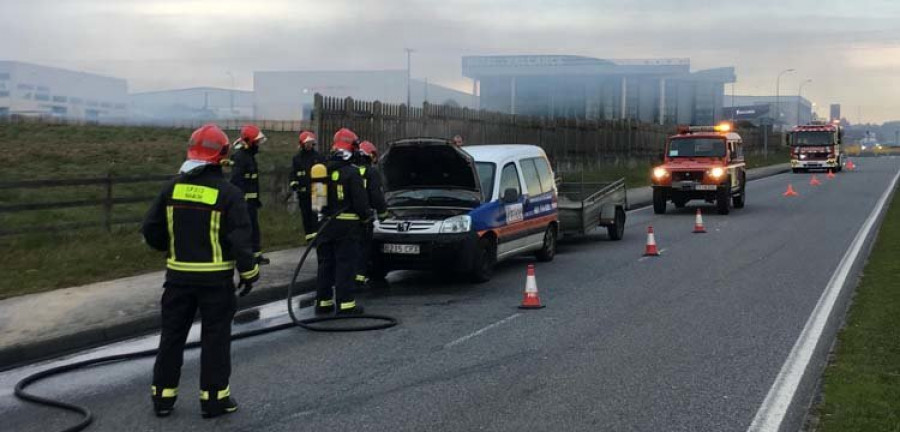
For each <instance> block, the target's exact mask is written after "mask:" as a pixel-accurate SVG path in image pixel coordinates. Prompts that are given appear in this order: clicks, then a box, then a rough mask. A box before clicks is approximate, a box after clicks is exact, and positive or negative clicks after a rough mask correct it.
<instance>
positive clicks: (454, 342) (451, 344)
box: [444, 312, 522, 349]
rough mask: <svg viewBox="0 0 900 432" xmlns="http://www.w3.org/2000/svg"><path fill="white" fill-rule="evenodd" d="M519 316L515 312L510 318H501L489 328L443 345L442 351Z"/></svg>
mask: <svg viewBox="0 0 900 432" xmlns="http://www.w3.org/2000/svg"><path fill="white" fill-rule="evenodd" d="M519 315H522V314H521V313H519V312H516V313H514V314H512V315H510V316H508V317H506V318H503V319H502V320H500V321H497V322H495V323H493V324H491V325H489V326H487V327H484V328H482V329H480V330H478V331H475V332H473V333H469V334H467V335H465V336H463V337H461V338H459V339H457V340H455V341H453V342H450V343H448V344H446V345H444V349H447V348H453V347H454V346H456V345H459V344H461V343H463V342H465V341H467V340H469V339H472V338H473V337H475V336H478V335H480V334H482V333H484V332H486V331H488V330H490V329H492V328H494V327H499V326H501V325H503V324H506V323H508V322H510V321H512V320H514V319H516V318H518V317H519Z"/></svg>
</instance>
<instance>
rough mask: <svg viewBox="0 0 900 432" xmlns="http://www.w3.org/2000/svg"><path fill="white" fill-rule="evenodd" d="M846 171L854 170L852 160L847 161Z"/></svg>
mask: <svg viewBox="0 0 900 432" xmlns="http://www.w3.org/2000/svg"><path fill="white" fill-rule="evenodd" d="M847 169H848V170H850V171H853V170H855V169H856V164H854V163H853V161H852V160H850V159H847Z"/></svg>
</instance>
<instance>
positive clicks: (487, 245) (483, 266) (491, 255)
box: [471, 236, 497, 283]
mask: <svg viewBox="0 0 900 432" xmlns="http://www.w3.org/2000/svg"><path fill="white" fill-rule="evenodd" d="M476 253H477V255H476V258H475V263H474V266H473V268H472V274H471V279H472V282H476V283H482V282H487V281H489V280H491V277H493V276H494V264H496V263H497V244H496V242H494V239H493V238H492V237H490V236H484V237H482V238H481V239H480V240H478V250H477V251H476Z"/></svg>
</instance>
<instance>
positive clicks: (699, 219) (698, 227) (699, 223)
mask: <svg viewBox="0 0 900 432" xmlns="http://www.w3.org/2000/svg"><path fill="white" fill-rule="evenodd" d="M705 232H706V227H704V226H703V214H702V213H700V209H697V216H696V217H695V218H694V234H702V233H705Z"/></svg>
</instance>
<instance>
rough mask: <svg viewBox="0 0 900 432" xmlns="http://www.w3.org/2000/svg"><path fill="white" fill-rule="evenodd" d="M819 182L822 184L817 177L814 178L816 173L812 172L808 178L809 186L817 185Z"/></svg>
mask: <svg viewBox="0 0 900 432" xmlns="http://www.w3.org/2000/svg"><path fill="white" fill-rule="evenodd" d="M820 184H822V182H820V181H819V179H818V178H816V175H815V174H813V176H812V178H811V179H809V185H810V186H818V185H820Z"/></svg>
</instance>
